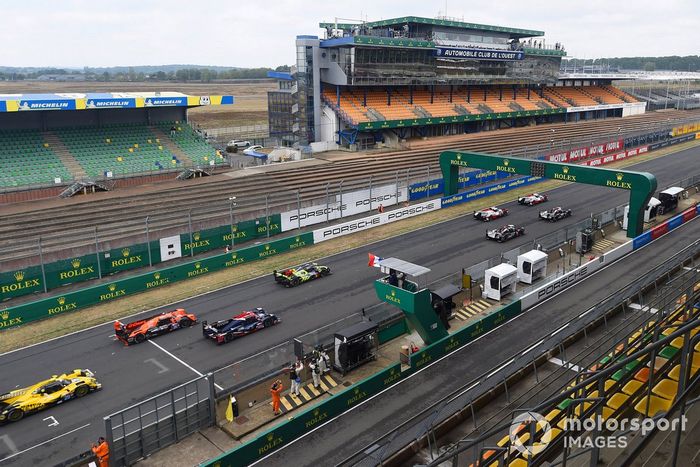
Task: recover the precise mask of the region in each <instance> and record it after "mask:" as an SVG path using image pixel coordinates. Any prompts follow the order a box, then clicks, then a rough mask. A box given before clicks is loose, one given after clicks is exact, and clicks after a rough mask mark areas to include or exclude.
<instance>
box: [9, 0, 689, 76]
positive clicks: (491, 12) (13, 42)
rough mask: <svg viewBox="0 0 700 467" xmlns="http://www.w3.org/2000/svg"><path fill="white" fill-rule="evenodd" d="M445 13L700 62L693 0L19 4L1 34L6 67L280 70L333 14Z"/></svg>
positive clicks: (608, 50) (579, 51) (629, 52)
mask: <svg viewBox="0 0 700 467" xmlns="http://www.w3.org/2000/svg"><path fill="white" fill-rule="evenodd" d="M445 5H447V15H448V16H454V17H458V18H462V17H463V18H464V20H465V21H469V22H476V23H484V24H493V25H502V26H512V27H521V28H528V29H536V30H543V31H545V32H546V40H547V41H548V42H550V43H554V42H561V43H563V44H564V45H565V46H566V49H567V51H569V53H570V55H571V56H574V57H578V58H593V57H613V56H640V55H645V56H653V55H691V54H697V45H696V38H695V36H696V34H697V31H698V30H700V3H698V2H697V0H666V1H664V2H658V1H656V0H636V1H630V0H624V1H618V2H609V1H605V0H587V1H586V2H581V1H569V2H563V1H554V0H530V1H522V0H519V1H515V0H499V1H498V2H491V3H486V2H483V1H478V2H477V1H474V0H470V1H460V2H455V1H449V0H448V1H447V2H446V4H445V3H443V2H437V3H432V2H425V1H421V2H418V1H416V0H405V1H403V2H401V3H398V4H397V3H396V2H389V1H384V2H377V1H376V0H373V1H370V0H337V1H335V2H328V1H325V0H324V1H321V0H310V1H303V2H300V1H298V0H297V1H292V0H258V1H241V0H239V1H230V0H197V1H195V2H192V1H191V0H187V1H183V0H171V1H169V2H163V1H154V0H140V1H136V0H120V1H119V2H102V1H97V2H96V1H94V0H92V1H88V0H63V1H61V2H54V1H48V0H23V1H21V2H6V4H4V5H3V17H4V18H5V19H6V21H5V24H6V25H9V24H15V25H17V26H15V27H5V28H2V29H0V41H2V42H1V43H2V44H6V45H7V44H9V46H4V47H2V48H1V49H0V64H2V65H5V66H112V65H156V64H171V63H188V64H200V65H221V66H239V67H261V66H277V65H281V64H292V63H293V62H294V60H295V50H294V39H295V37H296V36H297V35H299V34H313V35H316V34H321V33H322V31H320V30H319V28H318V23H319V22H320V21H334V18H335V16H336V15H343V16H349V17H350V19H357V20H359V19H363V18H367V19H369V20H370V21H372V20H378V19H386V18H393V17H398V16H407V15H411V16H425V17H435V16H436V15H438V13H440V14H442V15H444V14H445ZM439 10H441V11H439ZM340 21H346V19H341V20H340Z"/></svg>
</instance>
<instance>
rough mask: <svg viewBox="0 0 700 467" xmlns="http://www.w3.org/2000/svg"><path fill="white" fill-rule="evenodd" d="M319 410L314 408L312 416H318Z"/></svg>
mask: <svg viewBox="0 0 700 467" xmlns="http://www.w3.org/2000/svg"><path fill="white" fill-rule="evenodd" d="M320 413H321V411H320V410H319V409H316V410H314V417H318V414H320Z"/></svg>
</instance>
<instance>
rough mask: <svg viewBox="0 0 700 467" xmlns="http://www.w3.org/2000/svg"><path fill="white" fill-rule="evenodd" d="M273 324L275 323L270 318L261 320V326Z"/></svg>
mask: <svg viewBox="0 0 700 467" xmlns="http://www.w3.org/2000/svg"><path fill="white" fill-rule="evenodd" d="M273 324H275V322H274V320H273V319H272V318H267V319H266V320H265V321H263V326H265V327H266V328H269V327H270V326H272V325H273Z"/></svg>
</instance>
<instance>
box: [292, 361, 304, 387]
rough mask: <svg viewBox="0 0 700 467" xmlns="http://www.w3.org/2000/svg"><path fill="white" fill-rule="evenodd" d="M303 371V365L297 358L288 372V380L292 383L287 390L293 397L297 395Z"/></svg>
mask: <svg viewBox="0 0 700 467" xmlns="http://www.w3.org/2000/svg"><path fill="white" fill-rule="evenodd" d="M302 371H304V364H303V363H302V362H301V360H299V359H298V358H297V362H296V363H295V364H294V365H292V369H291V371H290V372H289V380H290V381H291V383H292V387H291V389H290V390H289V393H290V394H292V393H293V394H294V395H295V396H298V395H299V388H301V372H302Z"/></svg>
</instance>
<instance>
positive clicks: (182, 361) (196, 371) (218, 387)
mask: <svg viewBox="0 0 700 467" xmlns="http://www.w3.org/2000/svg"><path fill="white" fill-rule="evenodd" d="M148 342H149V343H151V344H153V345H155V346H156V347H157V348H159V349H160V350H162V351H163V352H165V354H166V355H168V356H170V357H171V358H172V359H173V360H175V361H176V362H179V363H181V364H182V365H184V366H185V367H186V368H189V369H190V370H192V371H194V372H195V374H196V375H197V376H204V373H202V372H201V371H199V370H197V369H196V368H194V367H193V366H191V365H190V364H189V363H187V362H186V361H184V360H183V359H181V358H180V357H177V356H176V355H175V354H173V353H172V352H170V351H168V350H165V349H164V348H163V347H161V346H160V345H158V344H156V343H155V342H153V341H151V340H149V341H148ZM214 386H216V388H217V389H218V390H219V391H223V390H224V388H222V387H221V386H219V385H218V384H216V383H214Z"/></svg>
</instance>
